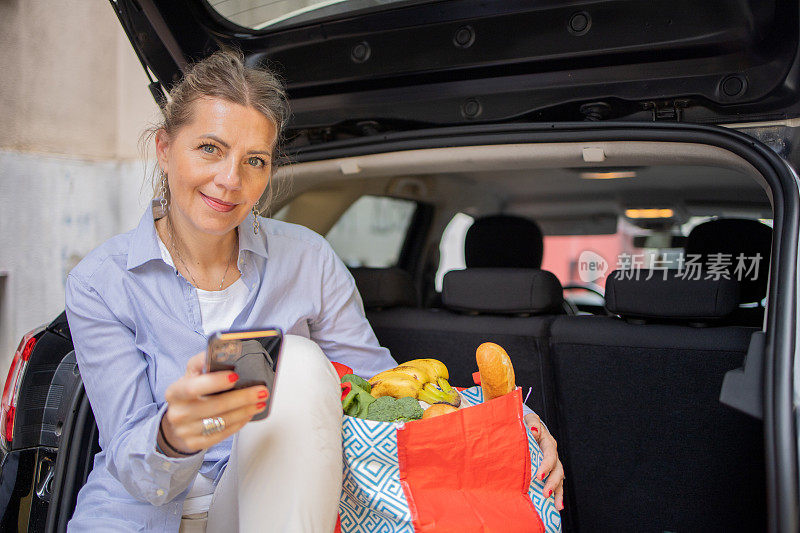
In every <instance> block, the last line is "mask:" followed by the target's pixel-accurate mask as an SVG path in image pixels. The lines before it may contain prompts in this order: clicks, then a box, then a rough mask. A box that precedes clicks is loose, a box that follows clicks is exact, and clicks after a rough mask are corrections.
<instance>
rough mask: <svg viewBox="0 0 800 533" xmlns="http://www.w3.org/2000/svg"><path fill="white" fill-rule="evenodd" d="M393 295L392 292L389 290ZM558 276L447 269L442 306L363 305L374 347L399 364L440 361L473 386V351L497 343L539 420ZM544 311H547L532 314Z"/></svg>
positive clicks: (459, 382) (455, 378) (456, 380)
mask: <svg viewBox="0 0 800 533" xmlns="http://www.w3.org/2000/svg"><path fill="white" fill-rule="evenodd" d="M395 295H396V293H395ZM562 299H563V296H562V291H561V285H560V284H559V282H558V279H556V277H555V276H554V275H553V274H551V273H550V272H546V271H542V270H533V269H494V268H492V269H489V268H487V269H482V268H481V269H474V270H472V269H467V270H455V271H451V272H448V273H447V274H446V275H445V278H444V285H443V291H442V300H443V305H444V308H443V309H414V308H410V307H407V306H397V305H396V301H390V300H385V301H382V302H374V301H373V303H379V304H380V305H379V306H377V307H372V308H367V309H366V314H367V318H368V319H369V321H370V324H372V328H373V330H374V331H375V335H376V336H377V337H378V340H379V341H380V343H381V345H382V346H385V347H386V348H388V349H389V351H390V352H391V353H392V356H394V358H395V359H396V360H397V361H398V362H400V363H402V362H403V361H408V360H411V359H416V358H420V357H433V358H436V359H439V360H441V361H442V362H443V363H445V364H446V365H447V368H448V369H449V371H450V382H451V383H452V384H453V385H456V386H463V387H469V386H471V385H472V384H473V379H472V374H473V372H475V371H477V364H476V362H475V350H476V348H477V347H478V346H479V345H480V344H481V343H483V342H486V341H492V342H496V343H497V344H499V345H501V346H503V347H504V348H505V349H506V351H508V353H509V355H510V356H511V357H512V360H513V361H514V369H515V372H516V377H517V385H519V386H521V387H524V388H526V389H527V388H533V392H532V394H531V395H530V397H529V398H528V401H527V405H528V406H529V407H530V408H531V409H533V410H534V411H536V412H537V413H539V414H540V415H541V416H542V417H543V418H545V419H546V416H547V412H548V409H546V401H545V393H546V388H545V385H544V384H543V381H542V380H543V374H542V368H541V365H542V351H543V350H545V349H547V329H548V326H549V323H550V322H551V321H552V320H553V318H554V317H553V316H551V315H548V314H549V313H556V312H558V311H559V310H560V306H561V302H562ZM537 314H544V315H547V316H533V315H537Z"/></svg>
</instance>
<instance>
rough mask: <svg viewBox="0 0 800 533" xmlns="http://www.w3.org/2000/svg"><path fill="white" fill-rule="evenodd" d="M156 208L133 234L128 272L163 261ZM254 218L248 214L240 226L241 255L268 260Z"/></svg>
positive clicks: (147, 213) (263, 238)
mask: <svg viewBox="0 0 800 533" xmlns="http://www.w3.org/2000/svg"><path fill="white" fill-rule="evenodd" d="M156 207H157V204H156V203H155V202H153V204H152V206H151V207H150V209H147V210H146V211H145V212H144V214H143V215H142V218H141V219H140V220H139V225H138V226H137V227H136V229H135V230H134V232H133V238H132V239H131V247H130V250H129V252H128V264H127V269H128V270H131V269H134V268H136V267H138V266H141V265H143V264H145V263H147V262H148V261H152V260H154V259H161V249H160V248H159V247H158V235H157V234H156V226H155V223H154V220H153V217H154V210H155V208H156ZM159 207H160V206H159ZM253 216H254V215H253V214H252V213H250V214H248V215H247V217H246V218H245V219H244V220H243V221H242V223H241V224H239V254H240V255H241V253H242V250H247V251H249V252H252V253H254V254H256V255H259V256H261V257H263V258H265V259H266V258H267V243H266V238H265V237H264V232H263V231H262V232H259V234H258V235H256V234H255V233H253Z"/></svg>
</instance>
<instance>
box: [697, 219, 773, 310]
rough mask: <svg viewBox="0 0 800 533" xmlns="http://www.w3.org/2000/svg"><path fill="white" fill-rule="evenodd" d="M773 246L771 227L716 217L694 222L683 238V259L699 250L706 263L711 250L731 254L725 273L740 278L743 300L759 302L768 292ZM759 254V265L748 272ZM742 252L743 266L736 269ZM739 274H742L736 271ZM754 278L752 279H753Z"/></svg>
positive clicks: (703, 261)
mask: <svg viewBox="0 0 800 533" xmlns="http://www.w3.org/2000/svg"><path fill="white" fill-rule="evenodd" d="M771 247H772V228H770V227H769V226H767V225H766V224H762V223H761V222H759V221H757V220H746V219H737V218H730V219H719V220H711V221H709V222H704V223H702V224H700V225H698V226H696V227H695V228H694V229H693V230H692V232H691V233H689V236H688V237H687V240H686V260H688V259H689V256H691V255H694V254H699V255H701V256H702V259H701V260H700V262H701V263H702V264H704V265H707V264H708V263H709V260H710V258H709V256H710V255H711V254H730V266H728V267H727V268H725V271H726V272H727V273H728V276H729V277H730V278H731V279H735V280H737V281H739V282H740V291H741V301H742V303H751V302H760V301H761V300H762V299H764V297H765V296H766V295H767V276H768V275H769V257H770V250H771ZM757 254H760V256H761V260H760V261H759V262H758V268H757V269H754V270H753V271H752V272H750V273H747V270H746V269H747V268H749V267H750V266H751V263H752V262H753V258H755V257H756V256H757ZM739 255H744V257H745V258H746V260H745V270H744V271H741V270H740V271H739V272H738V273H737V271H736V267H737V264H738V261H737V257H738V256H739ZM739 274H741V275H739ZM754 278H755V279H754Z"/></svg>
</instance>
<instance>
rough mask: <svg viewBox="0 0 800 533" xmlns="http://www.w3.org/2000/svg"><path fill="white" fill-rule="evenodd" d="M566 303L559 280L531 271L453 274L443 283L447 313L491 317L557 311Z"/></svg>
mask: <svg viewBox="0 0 800 533" xmlns="http://www.w3.org/2000/svg"><path fill="white" fill-rule="evenodd" d="M563 299H564V294H563V290H562V289H561V283H559V281H558V278H557V277H555V275H553V274H552V273H551V272H548V271H546V270H536V269H532V268H468V269H466V270H451V271H450V272H448V273H446V274H445V275H444V280H443V282H442V304H443V305H444V306H445V307H447V308H448V309H453V310H456V311H467V312H475V313H491V314H523V313H524V314H529V313H530V314H535V313H546V312H548V311H558V310H560V308H561V304H562V301H563Z"/></svg>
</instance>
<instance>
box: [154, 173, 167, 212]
mask: <svg viewBox="0 0 800 533" xmlns="http://www.w3.org/2000/svg"><path fill="white" fill-rule="evenodd" d="M156 201H157V202H158V208H157V213H156V214H155V218H156V219H159V218H163V217H165V216H167V211H168V208H169V205H168V204H169V202H168V201H167V174H166V173H165V172H164V171H163V170H162V171H161V180H160V183H159V185H158V196H157V197H156Z"/></svg>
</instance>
